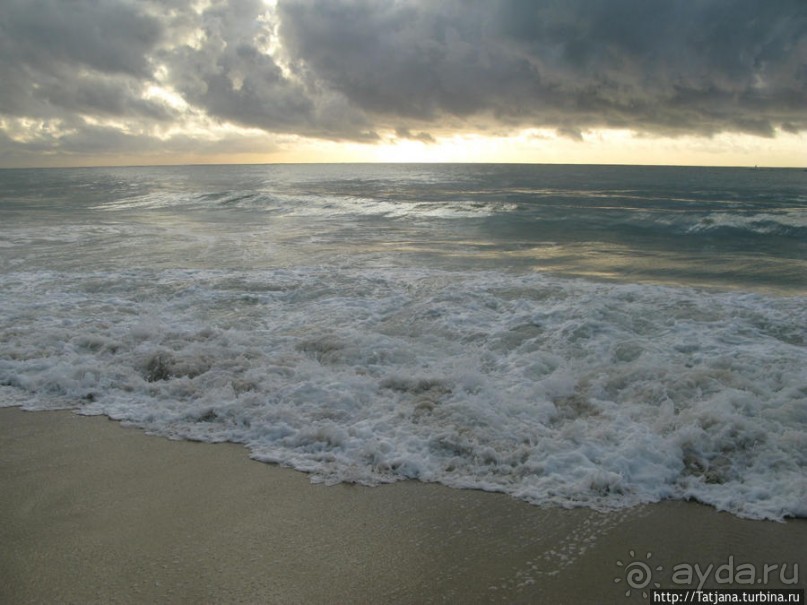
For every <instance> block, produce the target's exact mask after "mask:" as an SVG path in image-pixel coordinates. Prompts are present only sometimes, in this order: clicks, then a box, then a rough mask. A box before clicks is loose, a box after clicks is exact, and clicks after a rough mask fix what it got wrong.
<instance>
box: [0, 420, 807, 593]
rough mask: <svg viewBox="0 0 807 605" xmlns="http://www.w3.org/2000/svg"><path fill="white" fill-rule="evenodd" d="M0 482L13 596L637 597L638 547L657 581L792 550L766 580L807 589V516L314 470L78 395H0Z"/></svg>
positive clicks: (3, 568)
mask: <svg viewBox="0 0 807 605" xmlns="http://www.w3.org/2000/svg"><path fill="white" fill-rule="evenodd" d="M0 485H2V490H0V518H2V520H3V521H2V524H0V543H2V545H3V546H2V550H1V551H0V577H2V582H0V602H2V603H8V604H17V603H57V602H58V603H487V602H504V603H570V604H572V603H629V602H647V599H645V598H644V597H643V595H642V592H643V591H645V590H646V588H645V587H644V586H639V584H638V583H635V585H634V587H633V588H631V586H629V585H628V583H627V581H628V578H627V577H626V569H627V566H628V565H629V564H630V563H631V562H637V561H641V562H643V563H644V562H647V563H649V564H651V565H649V566H648V569H651V570H652V574H653V575H652V582H650V583H648V584H647V587H650V588H652V586H653V585H654V584H655V583H658V584H659V585H661V586H662V587H679V588H682V587H685V586H683V585H681V584H680V581H679V582H677V583H676V582H674V581H673V578H672V575H673V572H674V570H677V571H678V574H679V580H680V574H681V570H682V569H685V568H684V567H682V566H685V565H689V566H691V567H694V566H695V565H699V566H700V569H701V570H705V569H708V566H709V565H710V564H711V565H713V568H712V570H713V571H714V570H715V569H717V567H718V566H721V565H723V567H724V569H723V571H724V573H723V575H722V576H715V574H714V573H713V572H712V573H711V575H710V576H709V579H708V581H707V582H706V584H705V585H706V586H710V585H711V586H719V587H729V586H735V587H741V586H742V585H741V584H737V583H736V581H735V582H732V583H723V581H724V580H725V578H726V574H727V573H728V572H727V571H726V570H728V569H729V564H730V566H731V568H732V569H733V568H736V567H737V566H738V565H740V564H746V568H745V569H746V571H747V570H748V569H750V567H748V565H749V564H750V565H751V567H754V568H758V569H759V571H760V574H761V572H762V569H763V566H764V565H769V566H770V565H774V564H776V565H778V566H779V568H778V570H777V571H775V572H773V573H770V574H769V576H770V577H769V578H768V579H767V581H766V582H765V583H764V584H762V582H757V585H763V586H765V587H787V588H803V587H804V576H805V575H807V549H805V547H804V545H805V543H807V520H791V521H788V522H786V523H775V522H764V521H750V520H744V519H739V518H736V517H734V516H732V515H729V514H727V513H720V512H717V511H715V510H714V509H712V508H710V507H706V506H702V505H699V504H696V503H684V502H665V503H661V504H655V505H649V506H644V507H637V508H633V509H630V510H623V511H617V512H610V513H605V514H604V513H598V512H594V511H591V510H587V509H572V510H566V509H557V508H541V507H537V506H532V505H529V504H526V503H524V502H520V501H517V500H514V499H512V498H510V497H508V496H504V495H501V494H491V493H483V492H478V491H461V490H453V489H448V488H445V487H442V486H439V485H429V484H423V483H416V482H401V483H397V484H393V485H385V486H381V487H376V488H367V487H361V486H355V485H344V484H342V485H336V486H330V487H328V486H322V485H312V484H311V483H310V482H309V479H308V477H307V476H306V475H305V474H303V473H299V472H296V471H293V470H289V469H285V468H279V467H277V466H272V465H267V464H262V463H259V462H255V461H252V460H250V459H249V458H248V453H247V450H245V449H244V448H243V447H240V446H238V445H234V444H206V443H196V442H180V441H170V440H167V439H164V438H160V437H154V436H148V435H146V434H145V433H143V432H142V431H140V430H138V429H135V428H125V427H121V426H120V425H119V424H118V423H116V422H112V421H110V420H108V419H106V418H101V417H81V416H77V415H74V414H72V413H69V412H36V413H28V412H23V411H21V410H20V409H17V408H5V409H0ZM631 552H632V553H633V554H631ZM648 554H649V555H650V556H649V557H648ZM794 565H798V570H796V569H795V568H794ZM783 566H786V567H783ZM780 571H783V572H784V573H783V575H782V574H780ZM731 573H733V572H731ZM794 573H795V574H800V575H798V583H797V584H796V585H793V584H791V583H790V582H792V580H793V578H794ZM780 575H782V577H781V578H780ZM782 578H783V579H784V580H785V582H784V583H782V581H781V580H782ZM729 579H732V578H729ZM757 579H758V580H761V576H760V577H758V578H757ZM617 580H618V581H617ZM643 589H644V590H643ZM628 590H630V592H631V594H630V596H626V594H625V593H626V592H628Z"/></svg>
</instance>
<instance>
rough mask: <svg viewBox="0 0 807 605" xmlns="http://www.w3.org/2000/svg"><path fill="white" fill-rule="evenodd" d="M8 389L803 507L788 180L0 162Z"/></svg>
mask: <svg viewBox="0 0 807 605" xmlns="http://www.w3.org/2000/svg"><path fill="white" fill-rule="evenodd" d="M0 219H1V220H0V335H1V337H0V406H17V405H19V406H22V407H23V408H25V409H30V410H48V409H64V408H68V409H73V410H75V411H76V412H78V413H80V414H87V415H106V416H109V417H111V418H113V419H116V420H120V421H123V422H124V423H126V424H131V425H136V426H139V427H142V428H143V429H145V430H147V431H148V432H150V433H154V434H158V435H164V436H167V437H171V438H177V439H192V440H202V441H232V442H236V443H241V444H244V445H245V446H246V447H247V448H249V451H250V452H251V456H252V457H253V458H255V459H257V460H261V461H265V462H272V463H278V464H282V465H285V466H290V467H293V468H296V469H299V470H302V471H305V472H307V473H310V476H311V479H312V481H315V482H324V483H329V484H330V483H337V482H356V483H361V484H369V485H373V484H379V483H385V482H391V481H397V480H401V479H417V480H420V481H427V482H438V483H441V484H444V485H447V486H450V487H455V488H476V489H483V490H489V491H496V492H504V493H507V494H510V495H512V496H513V497H515V498H519V499H523V500H526V501H528V502H531V503H534V504H539V505H554V506H563V507H573V506H587V507H591V508H595V509H598V510H614V509H619V508H624V507H628V506H634V505H637V504H640V503H649V502H656V501H660V500H665V499H691V500H697V501H700V502H703V503H706V504H709V505H712V506H714V507H716V508H718V509H720V510H725V511H729V512H731V513H733V514H735V515H738V516H741V517H748V518H754V519H782V518H785V517H806V516H807V171H803V170H795V169H776V170H769V169H759V170H756V169H740V168H676V167H631V166H553V165H473V164H471V165H468V164H464V165H421V164H409V165H407V164H396V165H349V164H347V165H263V166H186V167H153V168H142V167H132V168H92V169H30V170H2V171H0Z"/></svg>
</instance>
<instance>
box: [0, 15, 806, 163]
mask: <svg viewBox="0 0 807 605" xmlns="http://www.w3.org/2000/svg"><path fill="white" fill-rule="evenodd" d="M0 16H2V19H1V20H0V131H2V132H4V133H5V136H4V137H3V138H0V146H3V147H4V148H5V149H8V148H9V146H13V147H14V148H15V149H17V150H19V149H20V146H23V147H25V148H26V149H29V150H37V149H39V147H38V146H42V147H43V148H44V149H45V150H47V151H49V152H57V151H59V150H60V149H61V150H64V151H70V152H71V153H73V152H76V153H78V152H79V151H80V149H81V146H82V145H84V146H85V147H86V149H87V150H98V149H102V148H104V146H106V148H107V149H109V150H115V149H118V148H121V149H122V148H123V147H124V146H133V147H134V148H136V149H144V150H147V151H148V150H149V149H150V148H151V147H150V146H153V147H155V148H159V147H160V146H161V145H163V146H165V145H164V143H163V141H164V138H165V137H164V135H163V136H162V138H156V133H157V132H162V133H164V132H166V130H167V129H168V128H173V130H172V131H173V132H177V133H178V132H182V130H183V128H184V127H185V126H186V125H187V124H190V123H191V122H193V123H194V124H195V125H196V126H195V127H198V125H199V124H200V123H203V121H204V120H205V119H212V120H213V121H215V122H220V123H230V124H236V125H240V126H245V127H252V128H256V129H260V130H263V131H264V132H269V133H293V134H300V135H303V136H309V137H318V138H323V139H334V140H345V139H349V140H360V141H374V140H380V137H379V135H378V134H376V133H377V132H378V131H387V132H395V133H396V135H395V136H396V137H397V138H400V139H414V140H420V141H423V142H431V141H433V140H434V138H433V137H434V136H435V135H436V134H437V133H444V132H449V131H454V130H475V131H483V130H487V131H488V132H496V133H501V132H507V131H508V129H510V128H516V127H525V126H535V127H551V128H555V129H556V130H557V132H558V133H559V134H560V135H561V136H565V137H568V138H571V139H574V140H583V139H584V138H585V137H584V135H585V132H586V130H588V129H590V128H596V127H602V126H605V127H618V128H627V129H631V130H633V131H637V132H641V133H649V134H684V133H689V134H702V135H711V134H714V133H717V132H722V131H737V132H745V133H751V134H755V135H762V136H771V135H773V134H775V132H776V131H777V130H778V129H781V130H784V131H786V132H800V131H804V130H807V109H806V108H807V4H805V2H804V0H777V1H775V2H762V1H760V0H688V1H664V0H658V1H652V2H651V1H648V0H500V1H495V0H441V1H440V2H435V1H432V0H409V1H392V0H278V4H277V9H276V10H272V8H271V7H270V6H269V5H267V4H266V3H265V2H263V1H262V0H229V1H227V0H210V1H208V2H196V1H195V0H0ZM270 51H271V52H270ZM152 86H158V87H162V88H163V89H166V90H168V91H173V92H175V93H176V94H178V95H179V96H181V97H182V99H183V101H184V104H183V103H178V104H177V103H173V104H172V103H169V102H168V101H166V100H165V97H160V95H154V94H148V91H149V88H150V87H152ZM199 120H202V122H200V121H199ZM115 124H124V125H125V126H120V127H119V130H120V131H121V132H120V133H118V134H117V135H116V134H115V133H114V130H115V128H116V126H115ZM25 128H29V129H32V130H30V132H28V133H22V130H23V129H25ZM149 133H152V135H155V136H151V135H150V134H149ZM181 136H182V135H179V134H175V137H178V140H179V137H181ZM240 140H243V139H240Z"/></svg>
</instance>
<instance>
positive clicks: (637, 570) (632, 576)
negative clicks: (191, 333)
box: [614, 550, 664, 599]
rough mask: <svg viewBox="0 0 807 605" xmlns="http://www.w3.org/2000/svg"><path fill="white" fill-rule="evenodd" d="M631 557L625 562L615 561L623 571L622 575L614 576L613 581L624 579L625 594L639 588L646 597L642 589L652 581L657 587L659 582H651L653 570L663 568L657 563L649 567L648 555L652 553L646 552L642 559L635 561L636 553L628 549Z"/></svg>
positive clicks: (627, 595) (628, 594) (627, 594)
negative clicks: (626, 586)
mask: <svg viewBox="0 0 807 605" xmlns="http://www.w3.org/2000/svg"><path fill="white" fill-rule="evenodd" d="M628 553H629V554H630V557H631V561H628V562H627V563H623V562H622V561H617V562H616V564H617V566H619V567H622V568H624V570H625V573H624V577H620V578H614V582H615V583H617V584H618V583H619V582H621V581H622V580H625V584H627V585H628V590H627V591H626V592H625V596H626V597H629V596H630V591H631V590H641V591H642V596H643V597H644V598H645V599H646V598H647V592H646V591H645V590H644V589H645V588H647V587H648V586H650V584H651V583H652V584H653V586H655V587H656V588H659V587H660V586H661V584H659V583H658V582H653V571H662V570H663V569H664V568H663V567H662V566H661V565H657V566H656V567H655V568H651V567H650V564H649V561H650V557H652V556H653V553H647V554H646V555H645V560H644V561H641V560H639V561H637V560H636V553H635V552H634V551H632V550H631V551H628Z"/></svg>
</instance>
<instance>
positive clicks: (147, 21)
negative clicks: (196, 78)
mask: <svg viewBox="0 0 807 605" xmlns="http://www.w3.org/2000/svg"><path fill="white" fill-rule="evenodd" d="M0 9H1V10H2V16H3V20H2V25H0V52H1V53H2V62H1V63H0V78H2V88H1V89H0V113H2V114H5V115H10V116H26V117H43V118H57V117H62V116H63V115H71V114H73V113H75V112H79V113H86V114H89V115H98V114H100V115H103V116H109V115H113V116H119V115H127V114H131V115H139V116H145V117H149V118H152V119H168V118H170V117H171V116H170V112H167V111H166V108H165V107H162V106H160V105H158V104H155V103H151V102H148V101H144V100H143V99H142V98H141V88H142V82H143V81H144V80H148V79H149V78H150V77H151V69H152V68H151V64H150V60H149V53H150V52H151V51H153V49H154V48H155V47H156V45H157V44H158V42H159V41H160V38H161V35H162V33H163V29H162V26H161V25H160V22H159V21H158V20H157V19H156V18H154V17H150V16H147V15H145V14H142V13H140V12H138V11H137V10H136V9H135V8H134V6H131V5H128V4H125V3H110V2H93V1H91V0H73V1H71V2H65V1H63V0H3V2H2V3H0Z"/></svg>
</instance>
